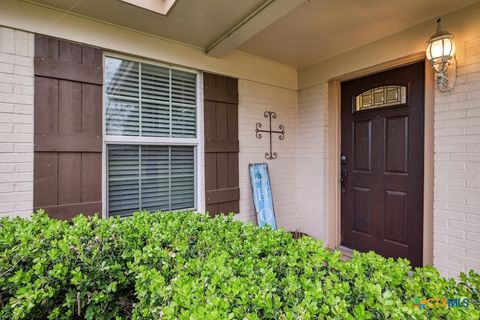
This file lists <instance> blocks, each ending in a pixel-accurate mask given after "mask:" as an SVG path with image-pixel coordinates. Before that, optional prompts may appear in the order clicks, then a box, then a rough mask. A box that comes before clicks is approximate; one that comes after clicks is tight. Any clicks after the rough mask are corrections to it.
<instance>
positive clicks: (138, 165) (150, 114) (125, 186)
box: [105, 57, 197, 216]
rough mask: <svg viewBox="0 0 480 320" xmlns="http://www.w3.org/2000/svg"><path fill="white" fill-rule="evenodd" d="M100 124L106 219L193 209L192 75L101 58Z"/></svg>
mask: <svg viewBox="0 0 480 320" xmlns="http://www.w3.org/2000/svg"><path fill="white" fill-rule="evenodd" d="M105 118H106V122H105V131H106V136H105V141H106V145H107V157H106V158H107V163H106V170H107V210H108V213H109V215H112V216H127V215H131V214H132V213H133V212H134V211H136V210H149V211H157V210H161V211H167V210H179V209H195V207H196V202H195V201H196V197H195V190H196V188H195V182H196V177H195V173H196V170H195V164H196V159H195V156H196V151H195V148H196V145H197V143H193V142H192V141H197V140H196V139H195V138H197V136H196V132H197V74H196V73H193V72H188V71H183V70H177V69H172V68H168V67H164V66H158V65H154V64H149V63H143V62H138V61H130V60H126V59H121V58H116V57H106V59H105ZM192 138H194V139H193V140H192ZM146 139H148V141H147V140H146ZM157 139H158V142H156V141H157ZM182 139H184V140H185V139H186V140H185V141H188V142H182V141H183V140H182ZM169 141H171V143H170V142H169Z"/></svg>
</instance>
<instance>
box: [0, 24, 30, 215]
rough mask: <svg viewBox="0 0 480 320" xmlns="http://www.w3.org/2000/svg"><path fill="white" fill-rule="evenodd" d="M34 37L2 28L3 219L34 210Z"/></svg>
mask: <svg viewBox="0 0 480 320" xmlns="http://www.w3.org/2000/svg"><path fill="white" fill-rule="evenodd" d="M33 54H34V42H33V34H31V33H27V32H22V31H17V30H13V29H9V28H3V27H0V217H3V216H5V215H10V216H18V215H19V216H29V215H30V214H31V212H32V208H33Z"/></svg>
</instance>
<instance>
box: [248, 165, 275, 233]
mask: <svg viewBox="0 0 480 320" xmlns="http://www.w3.org/2000/svg"><path fill="white" fill-rule="evenodd" d="M248 168H249V171H250V182H251V184H252V193H253V203H254V205H255V211H256V212H257V222H258V225H259V226H260V227H263V226H264V225H266V224H268V225H270V226H271V227H272V229H277V223H276V221H275V211H274V209H273V198H272V189H271V187H270V176H269V175H268V165H267V164H266V163H252V164H250V165H249V166H248Z"/></svg>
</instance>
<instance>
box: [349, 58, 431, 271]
mask: <svg viewBox="0 0 480 320" xmlns="http://www.w3.org/2000/svg"><path fill="white" fill-rule="evenodd" d="M341 99H342V100H341V105H342V114H341V117H342V159H340V161H341V162H342V165H341V170H342V174H341V175H342V176H343V179H342V180H343V182H342V245H344V246H346V247H349V248H352V249H357V250H359V251H370V250H373V251H375V252H377V253H379V254H381V255H383V256H385V257H403V258H408V259H410V261H411V262H412V265H414V266H421V265H422V248H423V145H424V62H418V63H415V64H411V65H407V66H404V67H400V68H397V69H393V70H388V71H385V72H382V73H378V74H374V75H371V76H367V77H364V78H361V79H355V80H351V81H348V82H344V83H342V96H341Z"/></svg>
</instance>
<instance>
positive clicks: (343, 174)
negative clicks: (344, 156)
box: [340, 168, 348, 193]
mask: <svg viewBox="0 0 480 320" xmlns="http://www.w3.org/2000/svg"><path fill="white" fill-rule="evenodd" d="M347 177H348V170H347V168H342V170H341V171H340V184H341V186H342V193H344V192H345V180H347Z"/></svg>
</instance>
